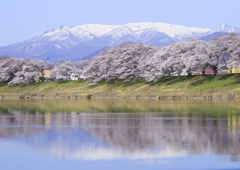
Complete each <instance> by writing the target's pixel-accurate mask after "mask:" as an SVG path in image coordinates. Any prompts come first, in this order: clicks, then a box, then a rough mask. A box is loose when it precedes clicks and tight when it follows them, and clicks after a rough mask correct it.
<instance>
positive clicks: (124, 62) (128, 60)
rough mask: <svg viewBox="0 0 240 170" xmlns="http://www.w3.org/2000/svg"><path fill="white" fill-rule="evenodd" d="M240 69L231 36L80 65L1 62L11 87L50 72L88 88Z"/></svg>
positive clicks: (0, 76) (109, 55) (105, 55)
mask: <svg viewBox="0 0 240 170" xmlns="http://www.w3.org/2000/svg"><path fill="white" fill-rule="evenodd" d="M239 66H240V36H239V35H238V34H230V35H225V36H221V37H219V38H217V39H215V40H212V41H209V42H207V41H204V40H198V39H190V40H187V41H184V42H176V43H173V44H171V45H169V46H165V47H154V46H152V45H144V44H141V43H125V44H122V45H119V46H116V47H113V48H111V49H109V50H106V51H103V52H102V53H101V54H100V55H99V56H96V57H94V58H92V59H91V60H88V61H84V62H81V63H78V64H74V63H71V62H69V61H68V62H60V63H47V62H45V61H41V60H33V59H29V58H24V59H23V58H9V57H1V58H0V82H8V84H9V85H12V84H18V83H29V82H34V81H35V77H36V76H39V79H40V80H41V81H44V80H45V78H44V75H43V72H44V70H46V69H48V70H51V78H52V79H53V80H60V79H62V80H66V79H67V77H69V76H70V74H72V73H78V74H80V70H83V72H81V74H82V77H83V78H84V80H88V82H89V85H95V84H97V83H98V82H99V81H102V80H107V81H110V80H119V79H120V80H125V81H130V80H138V79H145V80H146V81H157V80H159V79H160V78H161V77H164V76H171V75H172V73H175V74H177V75H178V76H180V75H181V74H182V73H186V74H187V75H188V76H191V74H192V73H193V72H194V71H195V70H201V71H202V74H203V75H205V70H206V69H207V68H211V69H212V70H213V72H214V75H217V74H218V71H219V70H223V69H224V70H229V71H230V72H231V70H232V68H234V67H236V68H237V67H239Z"/></svg>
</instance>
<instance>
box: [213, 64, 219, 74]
mask: <svg viewBox="0 0 240 170" xmlns="http://www.w3.org/2000/svg"><path fill="white" fill-rule="evenodd" d="M212 69H213V73H214V76H216V75H218V70H217V67H216V66H213V67H212Z"/></svg>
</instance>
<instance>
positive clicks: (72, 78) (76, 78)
mask: <svg viewBox="0 0 240 170" xmlns="http://www.w3.org/2000/svg"><path fill="white" fill-rule="evenodd" d="M78 78H79V74H76V73H72V74H71V80H73V81H77V80H78Z"/></svg>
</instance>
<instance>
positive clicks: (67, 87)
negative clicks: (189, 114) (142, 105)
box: [0, 74, 240, 100]
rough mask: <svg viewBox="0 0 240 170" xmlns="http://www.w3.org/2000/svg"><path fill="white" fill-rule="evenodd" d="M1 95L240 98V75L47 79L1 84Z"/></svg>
mask: <svg viewBox="0 0 240 170" xmlns="http://www.w3.org/2000/svg"><path fill="white" fill-rule="evenodd" d="M0 98H2V99H5V98H22V99H24V98H25V99H26V98H33V99H34V98H89V99H90V98H133V99H157V100H164V99H207V100H209V99H210V100H211V99H239V98H240V75H239V74H233V75H219V76H216V77H214V76H212V75H208V76H192V77H191V78H187V77H164V78H161V79H160V80H159V81H158V82H151V83H148V82H145V81H137V82H123V81H119V80H118V81H111V82H106V81H103V82H100V83H99V84H98V85H96V86H92V87H88V86H87V82H86V81H68V82H43V83H32V84H28V85H26V84H21V85H18V86H15V85H14V86H11V87H8V86H7V84H0Z"/></svg>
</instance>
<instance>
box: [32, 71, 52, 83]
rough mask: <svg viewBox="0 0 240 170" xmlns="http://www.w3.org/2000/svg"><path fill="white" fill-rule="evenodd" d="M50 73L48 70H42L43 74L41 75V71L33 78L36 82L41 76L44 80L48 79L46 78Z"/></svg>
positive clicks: (48, 77)
mask: <svg viewBox="0 0 240 170" xmlns="http://www.w3.org/2000/svg"><path fill="white" fill-rule="evenodd" d="M50 75H51V71H50V70H43V75H42V73H39V75H37V76H36V77H35V80H36V82H39V81H40V78H41V77H44V79H45V80H48V79H50Z"/></svg>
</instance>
